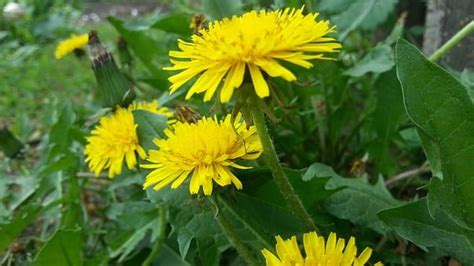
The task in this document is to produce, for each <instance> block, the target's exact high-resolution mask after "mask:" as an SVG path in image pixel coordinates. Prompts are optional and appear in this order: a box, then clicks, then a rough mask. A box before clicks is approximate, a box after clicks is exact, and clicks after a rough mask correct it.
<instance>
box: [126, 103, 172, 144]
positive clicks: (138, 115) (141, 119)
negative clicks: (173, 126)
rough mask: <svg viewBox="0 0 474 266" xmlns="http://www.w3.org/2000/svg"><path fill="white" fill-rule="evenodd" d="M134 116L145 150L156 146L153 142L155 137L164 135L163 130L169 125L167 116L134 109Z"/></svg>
mask: <svg viewBox="0 0 474 266" xmlns="http://www.w3.org/2000/svg"><path fill="white" fill-rule="evenodd" d="M133 118H134V119H135V124H137V125H138V127H137V135H138V139H139V141H140V145H142V146H143V147H144V148H145V150H149V149H152V148H156V145H155V144H153V140H154V139H155V138H160V137H163V130H165V128H166V127H167V126H168V124H167V118H166V116H163V115H157V114H154V113H151V112H148V111H145V110H135V111H133Z"/></svg>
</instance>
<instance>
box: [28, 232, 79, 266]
mask: <svg viewBox="0 0 474 266" xmlns="http://www.w3.org/2000/svg"><path fill="white" fill-rule="evenodd" d="M32 265H34V266H63V265H67V266H75V265H77V266H80V265H82V239H81V229H74V230H70V229H67V230H66V229H60V230H58V231H56V233H54V235H53V236H52V237H51V239H49V240H48V241H47V242H46V243H45V244H44V246H43V247H42V248H41V250H40V251H39V252H38V254H37V255H36V257H35V260H34V261H33V263H32Z"/></svg>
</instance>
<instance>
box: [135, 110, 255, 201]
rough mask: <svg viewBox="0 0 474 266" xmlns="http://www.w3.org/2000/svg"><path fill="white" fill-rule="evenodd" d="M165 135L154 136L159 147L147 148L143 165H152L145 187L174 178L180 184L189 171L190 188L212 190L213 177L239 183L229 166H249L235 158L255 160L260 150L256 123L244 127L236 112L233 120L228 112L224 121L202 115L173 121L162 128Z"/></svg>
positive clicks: (224, 183)
mask: <svg viewBox="0 0 474 266" xmlns="http://www.w3.org/2000/svg"><path fill="white" fill-rule="evenodd" d="M165 135H166V138H165V139H155V141H154V143H155V144H156V146H158V148H159V150H150V151H149V156H148V158H147V161H149V162H150V164H144V165H141V166H142V167H143V168H149V169H154V170H153V171H151V172H150V173H149V174H148V175H147V177H146V181H145V184H144V185H143V187H144V189H146V188H148V187H150V186H153V189H154V190H159V189H161V188H163V187H165V186H166V185H168V184H170V183H171V182H173V184H172V185H171V188H173V189H175V188H177V187H179V186H180V185H181V184H182V183H183V182H184V181H185V180H186V179H187V178H188V176H190V175H191V181H190V186H189V191H190V192H191V194H196V193H198V192H199V190H200V188H201V187H203V191H204V194H205V195H211V194H212V186H213V181H214V182H216V183H217V184H218V185H220V186H227V185H230V184H234V186H235V187H236V188H237V189H242V183H241V182H240V180H239V179H238V178H237V177H236V176H235V175H234V174H233V173H232V172H231V170H230V168H231V167H234V168H239V169H248V168H250V167H245V166H242V165H239V164H237V163H236V162H235V161H236V160H238V159H242V160H255V159H257V158H258V157H259V156H260V154H261V152H262V145H261V143H260V140H259V138H258V135H257V133H256V129H255V127H253V126H251V127H249V128H247V124H246V123H245V121H242V119H241V115H240V114H239V115H238V116H237V117H236V119H235V120H234V122H232V118H231V116H230V115H228V116H227V117H226V118H225V119H224V120H223V121H218V120H217V118H215V117H214V118H210V117H203V118H202V119H201V120H199V121H197V122H196V123H193V124H189V123H183V122H180V121H178V122H176V124H174V125H173V126H171V128H168V129H166V130H165Z"/></svg>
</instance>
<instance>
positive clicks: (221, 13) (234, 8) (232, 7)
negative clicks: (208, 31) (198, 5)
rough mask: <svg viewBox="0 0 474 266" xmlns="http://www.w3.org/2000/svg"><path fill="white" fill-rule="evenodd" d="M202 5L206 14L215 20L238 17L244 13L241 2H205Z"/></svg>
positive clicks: (218, 0) (211, 0)
mask: <svg viewBox="0 0 474 266" xmlns="http://www.w3.org/2000/svg"><path fill="white" fill-rule="evenodd" d="M202 4H203V9H204V12H205V14H207V15H209V16H210V17H211V19H213V20H216V19H221V18H224V17H230V16H232V15H237V14H239V13H240V12H241V11H242V1H241V0H237V1H236V0H203V1H202Z"/></svg>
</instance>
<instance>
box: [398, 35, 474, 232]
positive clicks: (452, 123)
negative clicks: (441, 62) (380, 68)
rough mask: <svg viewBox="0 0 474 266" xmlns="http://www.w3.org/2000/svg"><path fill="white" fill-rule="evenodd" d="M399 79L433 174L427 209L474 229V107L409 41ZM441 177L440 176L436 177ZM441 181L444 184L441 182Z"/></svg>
mask: <svg viewBox="0 0 474 266" xmlns="http://www.w3.org/2000/svg"><path fill="white" fill-rule="evenodd" d="M396 50H397V75H398V78H399V79H400V83H401V85H402V92H403V101H404V103H405V108H406V110H407V114H408V116H409V118H410V119H411V121H412V122H413V123H414V124H415V125H416V127H417V130H418V132H419V134H420V135H421V137H422V141H423V144H424V147H425V152H426V153H427V157H428V158H429V159H430V162H431V166H432V169H433V173H434V174H435V175H436V177H434V178H433V179H432V181H431V185H430V193H429V197H428V206H429V209H430V212H431V213H433V212H434V211H435V210H436V209H437V208H442V209H443V210H444V211H445V212H446V213H447V214H448V215H450V216H451V217H452V218H453V219H455V221H456V222H458V223H459V224H460V225H462V226H467V227H470V228H473V226H474V223H473V221H474V195H473V194H472V190H473V189H474V178H473V177H474V169H472V167H470V166H469V164H467V162H468V161H470V160H472V158H474V145H473V144H474V106H473V104H472V101H471V98H470V97H469V95H468V93H467V91H466V89H465V88H464V87H463V86H462V85H461V84H460V83H459V82H458V81H457V80H456V79H455V78H454V77H452V76H451V75H450V74H449V73H447V72H446V71H445V70H443V69H441V68H440V67H438V66H436V65H435V64H433V63H431V62H429V61H428V60H427V59H426V58H425V57H424V56H423V55H422V54H421V52H419V51H418V50H417V49H416V48H415V47H413V46H412V45H411V44H409V43H408V42H406V41H403V40H401V41H399V42H398V43H397V49H396ZM439 172H442V176H439V175H437V173H439ZM441 179H442V180H441Z"/></svg>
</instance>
